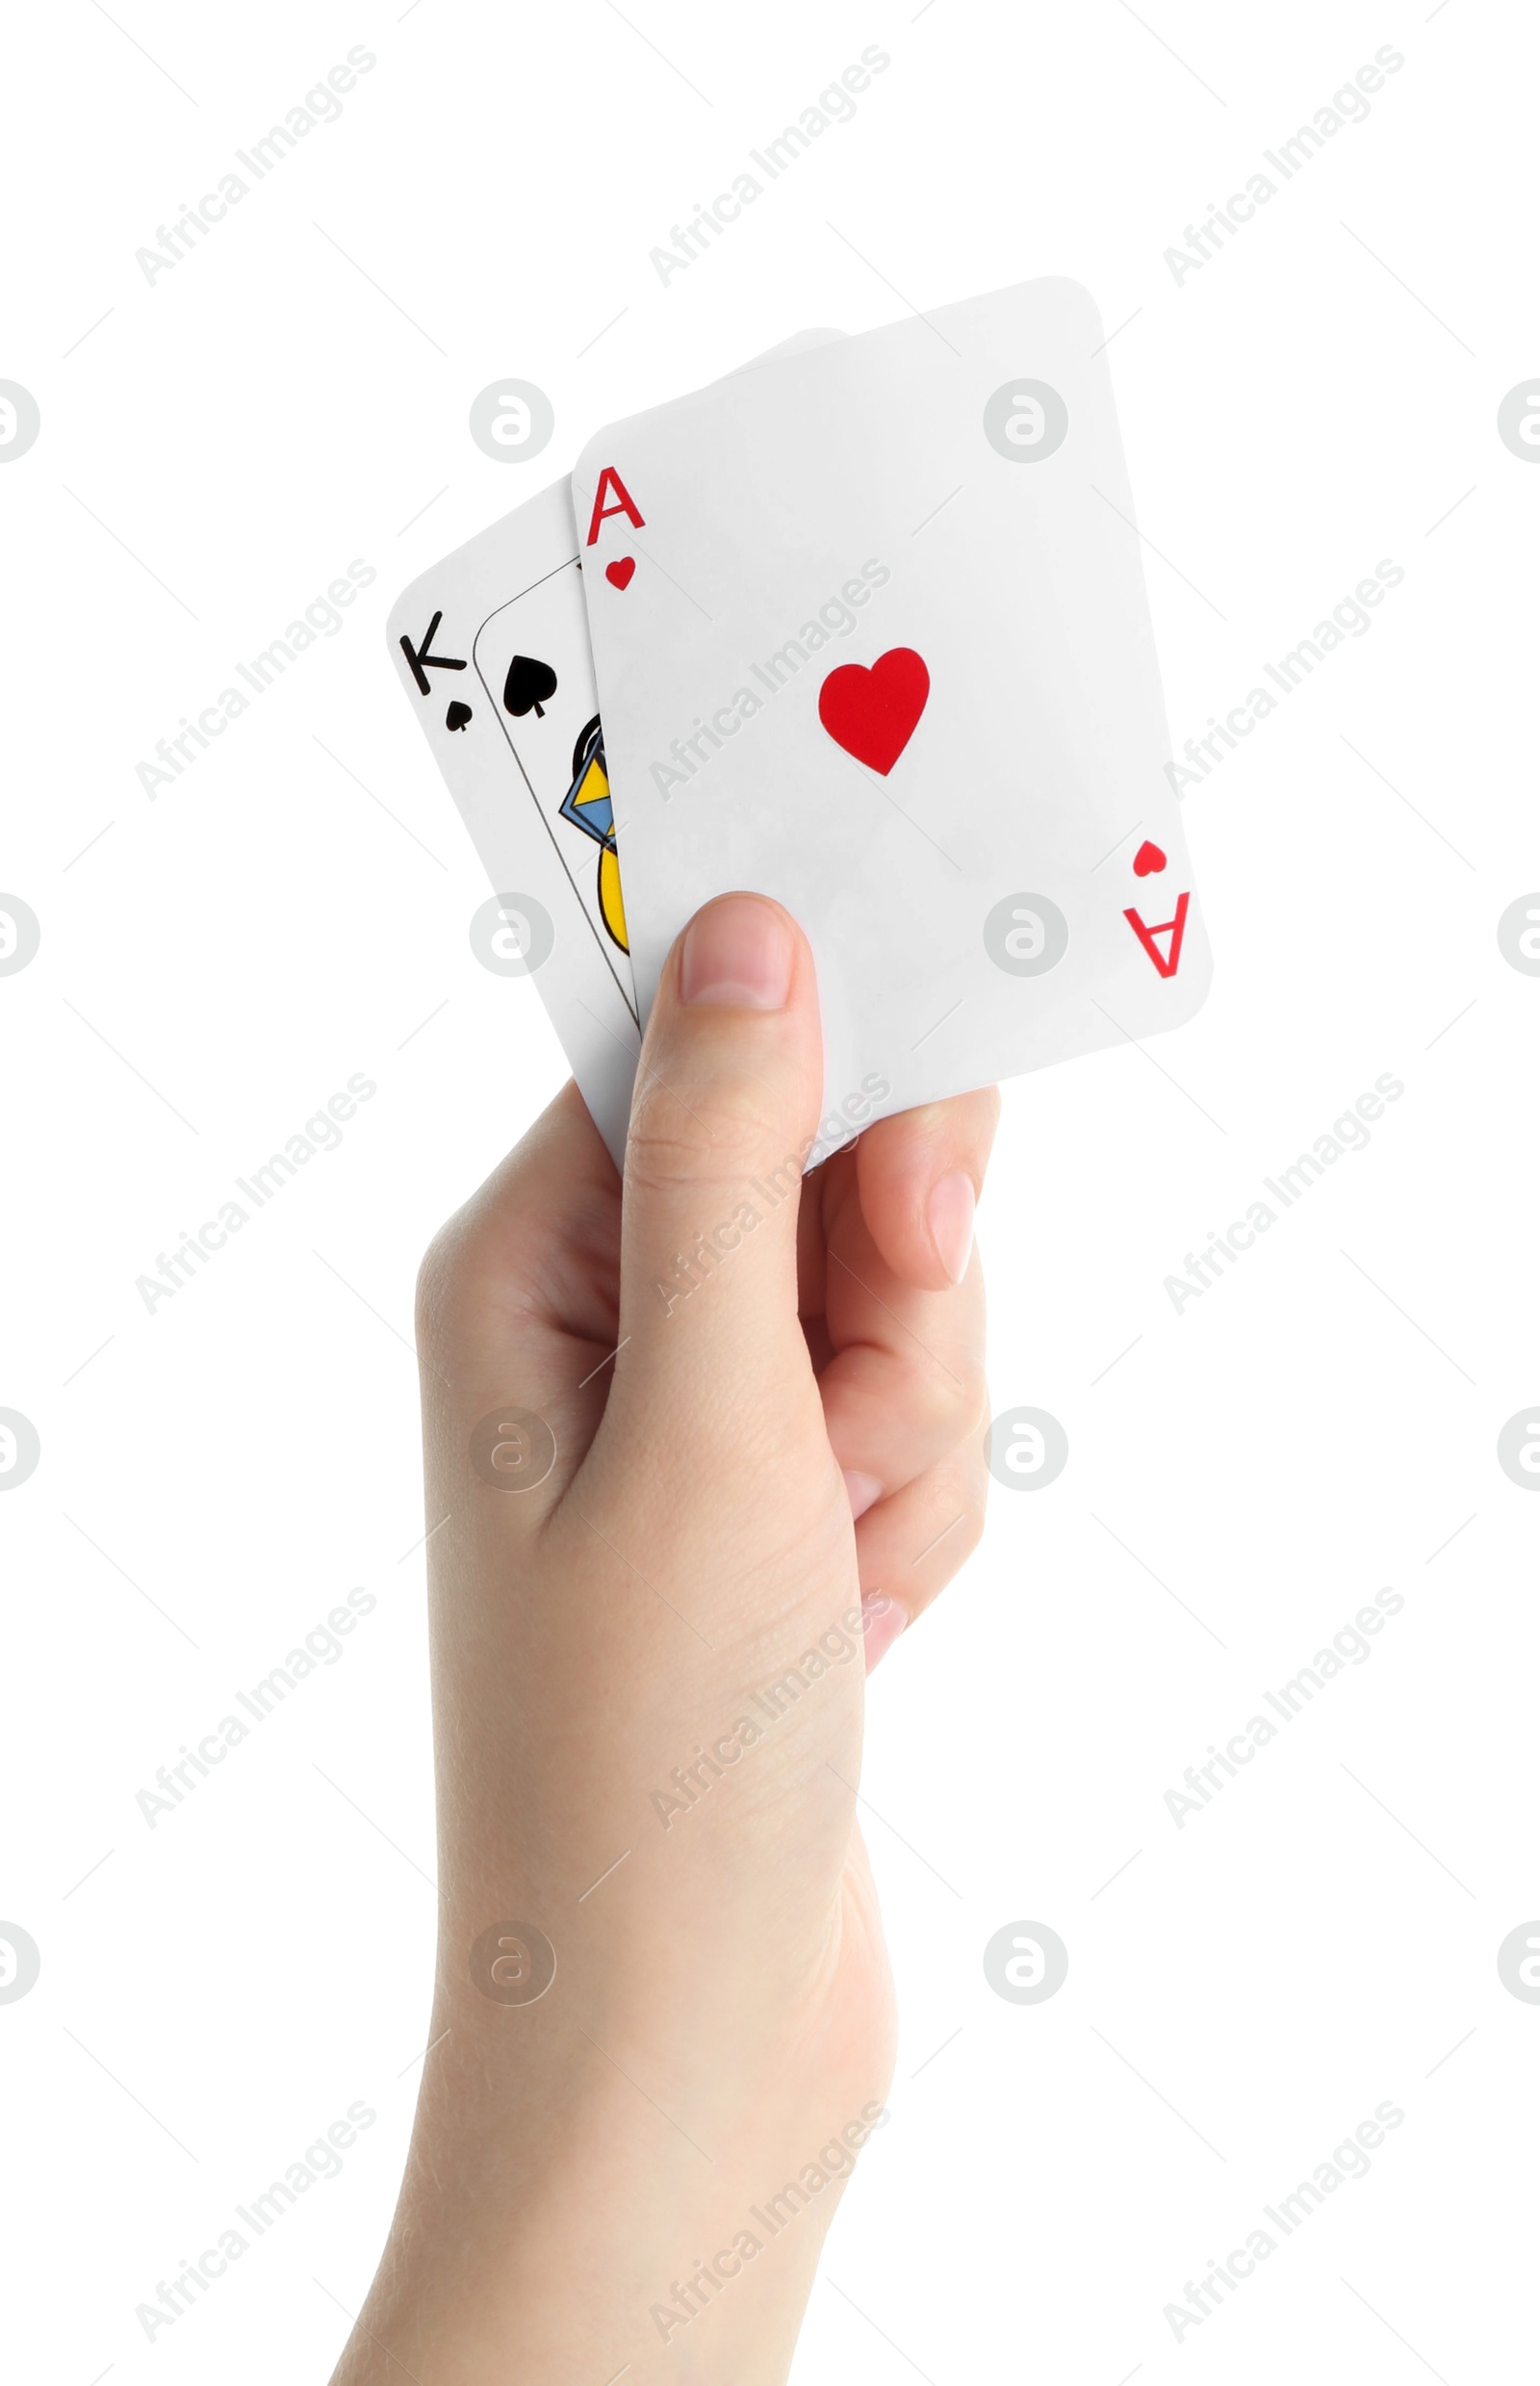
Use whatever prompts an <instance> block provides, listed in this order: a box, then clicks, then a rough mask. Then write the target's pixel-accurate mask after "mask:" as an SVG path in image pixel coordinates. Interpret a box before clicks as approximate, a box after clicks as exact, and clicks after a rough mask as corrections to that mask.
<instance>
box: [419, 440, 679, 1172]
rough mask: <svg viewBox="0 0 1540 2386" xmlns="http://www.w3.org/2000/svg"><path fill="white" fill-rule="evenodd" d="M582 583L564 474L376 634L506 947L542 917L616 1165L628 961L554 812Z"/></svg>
mask: <svg viewBox="0 0 1540 2386" xmlns="http://www.w3.org/2000/svg"><path fill="white" fill-rule="evenodd" d="M579 579H580V575H579V573H578V560H577V540H576V536H575V533H574V529H573V520H572V502H571V497H570V494H569V486H568V483H567V482H566V481H564V480H562V481H557V482H555V483H554V484H553V485H552V487H551V488H549V489H543V490H542V491H541V492H540V494H539V496H538V497H533V498H531V499H530V500H528V502H527V503H526V504H524V505H521V506H520V507H519V509H518V511H517V512H516V513H512V514H509V515H507V516H506V517H505V518H504V519H503V520H502V521H501V522H498V523H494V524H493V526H492V527H491V528H490V529H488V530H483V531H482V532H481V534H480V535H479V537H477V538H475V539H472V540H471V541H470V542H469V543H468V544H467V545H466V546H464V547H462V548H459V549H457V550H456V552H454V553H453V554H451V555H448V556H446V558H445V559H444V561H443V562H442V563H439V564H436V565H435V566H434V567H433V569H432V570H431V571H430V572H425V573H424V575H423V576H422V577H421V578H420V579H417V580H414V581H413V583H412V585H411V587H410V588H408V589H407V590H406V591H405V593H404V594H403V595H402V596H401V597H400V598H398V601H397V603H396V605H395V607H394V608H393V610H392V613H391V618H390V623H389V626H388V632H387V634H388V636H389V639H390V646H391V654H392V657H393V659H394V661H395V663H396V667H397V670H398V674H399V676H400V679H401V681H402V684H403V686H404V687H405V689H406V692H407V695H408V697H409V699H410V701H411V704H412V706H413V708H414V710H415V711H416V712H417V713H418V715H419V717H420V718H421V720H422V723H423V728H424V733H425V735H426V737H427V740H428V743H429V745H430V746H431V747H432V749H433V753H434V757H435V758H436V760H437V762H438V765H439V768H440V770H441V771H442V772H443V774H444V777H445V779H446V781H447V782H448V783H449V791H450V793H451V794H452V795H453V797H454V800H455V803H456V804H457V805H458V807H459V809H460V813H461V816H462V818H463V819H464V821H465V824H466V826H467V828H468V829H469V830H470V832H471V835H472V838H473V839H474V841H475V849H476V851H477V853H478V854H479V855H480V857H481V859H482V862H483V864H484V865H485V868H486V872H487V876H488V878H489V879H490V880H491V881H492V885H493V887H494V889H495V891H496V892H497V893H498V894H499V895H501V896H506V897H508V898H510V902H509V904H508V906H507V909H508V911H509V913H510V921H509V925H508V930H507V933H506V934H505V935H504V936H503V937H502V940H501V949H503V950H505V951H509V952H513V953H515V954H516V953H517V951H518V949H519V945H520V943H521V941H522V939H523V935H524V930H523V928H522V922H523V921H524V920H525V919H526V918H527V916H528V914H527V911H526V909H525V906H526V904H527V901H528V899H529V898H530V897H532V898H533V899H534V901H535V902H536V903H537V904H539V905H540V906H541V907H542V908H543V909H544V911H545V912H546V914H547V915H548V917H549V919H550V921H551V924H552V937H551V946H550V951H549V952H547V953H544V954H543V956H541V955H540V947H541V945H542V944H543V942H544V938H543V937H540V938H537V941H536V944H535V945H534V946H533V947H532V948H531V959H532V960H537V965H536V966H535V967H533V968H532V970H531V973H530V974H531V975H532V976H533V977H534V981H535V985H536V987H537V988H538V989H539V992H540V995H541V997H542V999H543V1001H544V1003H545V1006H546V1009H547V1011H548V1012H549V1013H550V1015H551V1020H552V1025H553V1027H554V1028H555V1030H556V1033H557V1035H558V1036H559V1038H560V1039H561V1043H562V1048H563V1050H564V1051H565V1053H566V1055H567V1058H568V1061H569V1062H570V1063H571V1065H572V1071H573V1075H574V1076H575V1077H576V1078H577V1080H578V1089H579V1090H580V1091H581V1093H582V1096H583V1099H584V1101H585V1102H586V1103H587V1105H588V1108H589V1111H590V1112H591V1113H592V1116H593V1118H594V1122H595V1124H596V1126H597V1127H598V1128H599V1131H600V1133H601V1134H602V1135H603V1138H604V1141H605V1142H606V1143H607V1144H608V1145H609V1148H610V1151H611V1152H612V1153H613V1154H614V1155H615V1156H616V1158H617V1160H618V1158H619V1156H620V1154H621V1153H622V1152H623V1151H624V1149H625V1142H626V1125H627V1121H628V1119H629V1116H630V1095H631V1085H632V1082H633V1079H634V1075H635V1066H636V1054H637V1052H638V1050H639V1049H640V1040H641V1039H640V1036H639V1034H638V1030H637V1025H636V1017H635V1010H634V995H633V991H632V986H631V977H630V968H629V961H628V959H627V956H626V954H625V953H624V952H623V951H621V950H620V949H618V947H617V946H616V945H615V944H614V942H613V940H612V938H611V937H609V936H607V935H606V934H605V931H604V927H603V917H602V914H599V913H598V911H597V896H598V871H599V866H600V865H599V856H600V853H601V850H602V848H601V846H600V845H598V844H596V843H595V841H594V840H593V839H592V837H590V836H589V835H587V834H584V831H583V828H582V827H581V825H579V824H575V823H574V822H573V821H572V820H571V819H570V818H568V819H563V818H562V816H561V806H562V803H563V801H564V799H565V797H566V795H567V793H568V790H569V787H570V784H571V782H570V779H564V778H563V777H562V766H563V761H564V760H566V761H570V760H571V757H572V749H573V743H574V740H575V738H576V737H577V735H578V731H579V730H580V729H581V727H582V725H583V723H584V722H586V721H588V720H590V719H591V718H592V717H593V716H594V714H595V713H597V711H598V708H599V707H598V701H597V699H596V697H595V694H594V677H593V661H592V656H591V654H590V652H589V647H588V640H587V635H586V629H585V624H584V619H583V609H582V597H581V594H580V590H579V585H578V583H579ZM495 625H501V629H500V628H497V627H495ZM430 627H431V636H429V630H430ZM403 640H404V641H405V645H403V643H402V641H403ZM424 647H425V649H426V651H425V652H424ZM407 648H410V649H411V653H410V654H408V652H407ZM504 648H505V649H506V652H503V649H504ZM495 649H496V650H497V653H498V654H501V668H499V665H498V663H497V661H496V660H495V659H493V656H494V650H495ZM516 653H517V654H521V655H522V656H523V657H525V658H526V660H527V661H528V662H529V663H530V664H532V665H539V666H543V667H544V669H543V672H541V671H534V672H531V673H528V674H526V675H525V677H524V678H523V680H521V681H520V682H519V683H517V684H516V685H515V688H514V690H513V700H514V702H515V703H516V704H522V703H524V700H525V699H526V697H527V698H528V699H529V701H528V702H527V704H526V705H525V709H524V710H523V712H522V713H510V712H506V711H505V710H504V708H503V703H502V697H503V692H504V687H505V683H506V680H507V674H508V671H509V666H510V664H511V662H512V659H513V656H514V654H516ZM483 655H484V656H485V657H486V658H487V659H486V660H485V661H484V660H483ZM414 657H415V662H414ZM456 663H458V664H459V665H460V666H461V668H459V669H457V670H456V669H453V668H451V666H452V665H454V664H456ZM424 681H425V682H426V687H425V691H424ZM551 681H553V685H551V687H550V693H549V695H548V694H546V693H544V692H543V691H545V690H546V688H547V686H548V682H551ZM536 703H538V704H539V706H540V710H539V711H538V712H537V711H536V709H535V705H536ZM537 957H538V958H537Z"/></svg>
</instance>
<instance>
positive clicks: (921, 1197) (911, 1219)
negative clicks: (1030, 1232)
mask: <svg viewBox="0 0 1540 2386" xmlns="http://www.w3.org/2000/svg"><path fill="white" fill-rule="evenodd" d="M999 1116H1000V1093H999V1089H998V1087H996V1086H985V1087H983V1088H981V1090H979V1091H978V1092H976V1093H958V1094H954V1095H953V1096H952V1098H951V1099H950V1100H949V1101H945V1102H926V1103H923V1104H921V1106H920V1107H919V1108H918V1109H917V1110H905V1111H900V1112H899V1113H898V1114H897V1116H895V1117H892V1118H879V1119H878V1121H877V1123H876V1125H875V1126H870V1127H868V1128H867V1129H866V1131H865V1133H864V1134H863V1135H862V1136H861V1138H860V1142H858V1144H857V1145H856V1178H857V1183H858V1184H859V1186H860V1206H861V1211H862V1214H863V1216H864V1218H865V1219H866V1223H867V1225H868V1226H869V1227H870V1229H871V1234H872V1240H873V1242H874V1243H875V1244H876V1245H877V1247H878V1249H879V1250H880V1251H881V1253H882V1255H883V1257H884V1259H885V1260H886V1262H887V1265H888V1266H889V1268H891V1269H892V1270H893V1272H894V1274H895V1275H899V1276H902V1277H903V1279H904V1281H905V1283H906V1284H912V1285H913V1286H915V1287H916V1289H917V1290H919V1291H920V1292H927V1293H938V1292H942V1291H944V1290H945V1289H946V1287H947V1286H949V1285H953V1284H961V1282H962V1281H963V1276H964V1275H965V1274H966V1273H967V1266H968V1255H969V1253H970V1252H971V1250H972V1248H973V1212H974V1208H975V1205H976V1204H977V1201H978V1198H979V1194H980V1193H981V1192H982V1191H983V1188H984V1172H985V1170H986V1168H987V1167H988V1165H989V1149H990V1146H991V1144H992V1143H993V1142H994V1130H995V1127H996V1125H997V1123H998V1121H999Z"/></svg>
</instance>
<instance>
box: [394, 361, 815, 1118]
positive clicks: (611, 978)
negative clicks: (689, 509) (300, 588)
mask: <svg viewBox="0 0 1540 2386" xmlns="http://www.w3.org/2000/svg"><path fill="white" fill-rule="evenodd" d="M841 337H842V335H841V334H840V333H839V332H837V331H832V330H824V329H816V330H809V331H804V332H799V333H798V334H797V335H796V336H795V337H794V338H793V339H790V340H788V341H786V342H785V343H784V344H783V346H781V347H779V348H773V349H771V350H770V357H771V358H774V357H778V356H782V355H794V354H799V353H802V352H804V351H806V350H808V349H809V348H813V347H816V346H820V345H822V344H824V343H826V342H829V341H834V340H838V339H839V338H841ZM768 361H769V359H768V358H756V359H754V360H753V362H752V363H751V364H750V365H745V366H741V367H740V368H739V369H738V370H739V372H741V373H752V372H754V371H755V370H756V369H757V367H758V366H759V365H761V364H763V363H766V362H768ZM581 578H582V575H581V573H580V571H579V568H578V541H577V534H576V531H575V529H574V526H573V519H572V503H571V496H570V486H569V483H568V482H566V481H564V480H563V481H558V482H556V483H554V484H553V485H552V487H551V488H549V489H543V490H542V491H541V492H540V494H539V496H538V497H533V498H531V499H529V500H528V501H527V502H526V504H524V505H521V506H519V507H518V508H517V510H516V511H515V512H513V513H511V514H508V515H505V516H504V517H503V519H502V520H501V522H496V523H494V524H493V525H492V526H491V527H490V528H489V529H486V530H483V531H482V532H480V534H479V535H478V536H477V537H475V538H474V539H471V540H470V541H469V542H468V543H467V544H466V545H465V546H464V547H461V548H457V549H456V550H455V552H454V553H453V554H450V555H448V556H446V557H445V559H444V561H443V562H442V563H439V564H435V565H434V567H433V569H432V570H431V571H430V572H425V573H424V574H423V576H422V577H421V578H419V579H416V580H414V581H413V583H412V585H411V586H410V588H408V589H407V590H406V591H405V592H404V593H403V595H402V596H401V597H400V598H398V601H397V603H396V605H395V607H394V608H393V610H392V613H391V618H390V623H389V626H388V632H387V634H388V637H389V640H390V651H391V657H392V660H393V662H394V663H395V666H396V669H397V672H398V676H399V678H400V680H401V683H402V685H403V687H404V688H405V690H406V693H407V696H408V698H409V700H410V702H411V704H412V706H413V709H414V710H415V711H416V712H417V713H418V715H419V717H420V719H421V720H422V723H423V728H424V734H425V735H426V737H427V740H428V743H429V745H430V746H431V748H432V749H433V753H434V756H435V758H436V759H437V761H438V765H439V768H440V770H441V771H442V772H443V774H444V778H445V780H446V782H447V783H448V785H449V792H450V794H451V795H452V796H453V798H454V801H455V803H456V805H457V806H458V807H459V810H460V813H461V816H462V818H463V819H464V821H465V824H466V826H467V828H468V829H469V830H470V832H471V835H472V839H473V841H474V842H475V848H476V851H477V853H478V854H479V855H480V857H481V859H482V862H483V863H484V865H485V868H486V871H487V875H488V877H489V878H490V879H491V881H492V884H493V886H494V888H495V890H496V891H497V893H498V894H500V895H503V896H508V897H510V898H511V899H512V900H511V901H510V903H509V905H508V907H507V911H508V919H507V921H506V923H505V924H504V926H503V927H502V928H501V930H499V931H498V932H497V933H498V935H499V939H500V948H501V950H503V951H504V952H510V951H511V952H513V953H514V954H515V955H517V951H518V949H519V946H520V944H521V942H522V941H523V938H524V936H525V935H526V933H527V914H526V911H522V910H521V905H522V904H526V903H527V900H528V898H530V897H531V896H532V897H533V898H534V899H535V901H536V902H537V903H538V904H539V905H540V906H542V907H543V909H544V910H545V911H546V913H547V914H548V916H549V917H550V920H551V923H552V939H551V950H550V952H549V953H548V954H546V955H545V957H544V958H543V959H540V960H539V962H538V965H537V966H536V967H534V968H533V969H532V970H531V974H532V975H533V976H534V979H535V984H536V986H537V988H538V989H539V991H540V994H541V996H542V998H543V1000H544V1002H545V1005H546V1009H547V1011H548V1012H549V1013H550V1015H551V1019H552V1025H553V1026H554V1028H555V1030H556V1033H557V1035H558V1036H559V1038H560V1039H561V1043H562V1048H563V1050H564V1051H565V1052H566V1055H567V1058H568V1060H569V1062H570V1063H571V1065H572V1071H573V1075H574V1076H575V1077H576V1079H577V1080H578V1089H579V1090H580V1092H581V1093H582V1096H583V1099H584V1101H585V1102H586V1103H587V1105H588V1108H589V1111H590V1112H591V1114H592V1116H593V1118H594V1121H595V1123H596V1125H597V1126H598V1128H599V1130H600V1133H601V1134H602V1135H603V1138H604V1141H605V1142H606V1143H607V1144H608V1146H609V1149H610V1151H611V1153H612V1154H613V1156H614V1158H615V1160H616V1162H617V1164H618V1163H619V1162H620V1159H621V1157H622V1155H623V1153H624V1150H625V1143H626V1127H627V1122H628V1119H629V1116H630V1096H631V1087H632V1083H633V1081H634V1077H635V1068H636V1055H637V1051H638V1049H639V1044H640V1036H639V1032H638V1025H637V1004H636V995H635V988H634V983H633V979H632V973H631V966H630V961H629V955H628V953H627V951H626V925H625V914H624V907H623V902H622V896H621V883H620V866H619V859H618V855H617V852H616V839H615V834H614V824H613V822H612V819H611V817H610V805H609V797H608V787H607V782H606V781H605V778H604V756H603V738H602V735H601V733H600V731H599V719H598V715H599V702H598V698H597V695H596V693H595V687H594V668H593V656H592V653H591V650H590V647H589V643H588V622H587V616H586V613H585V610H584V606H583V598H582V588H581ZM408 650H410V651H408ZM539 941H540V940H537V944H536V945H535V946H533V947H531V952H532V953H533V952H535V951H537V950H538V949H539Z"/></svg>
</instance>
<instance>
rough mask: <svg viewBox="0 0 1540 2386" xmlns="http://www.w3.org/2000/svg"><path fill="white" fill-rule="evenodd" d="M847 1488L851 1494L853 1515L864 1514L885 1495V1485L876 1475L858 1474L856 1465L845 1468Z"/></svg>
mask: <svg viewBox="0 0 1540 2386" xmlns="http://www.w3.org/2000/svg"><path fill="white" fill-rule="evenodd" d="M844 1475H845V1489H846V1490H847V1491H848V1492H849V1494H850V1512H851V1515H852V1516H864V1515H865V1513H866V1511H867V1509H868V1508H870V1507H875V1506H876V1504H877V1502H878V1501H879V1500H880V1499H881V1498H882V1496H883V1487H882V1485H881V1483H880V1482H879V1481H878V1480H877V1477H876V1475H858V1474H857V1472H856V1470H855V1468H854V1467H846V1468H845V1470H844Z"/></svg>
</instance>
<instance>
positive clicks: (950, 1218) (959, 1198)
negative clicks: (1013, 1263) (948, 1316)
mask: <svg viewBox="0 0 1540 2386" xmlns="http://www.w3.org/2000/svg"><path fill="white" fill-rule="evenodd" d="M976 1207H977V1204H976V1202H975V1200H974V1197H973V1179H972V1178H971V1177H970V1176H965V1175H964V1174H963V1170H962V1169H961V1168H955V1169H954V1170H953V1172H952V1174H951V1175H950V1176H943V1177H942V1178H941V1179H940V1181H939V1182H938V1183H937V1184H936V1185H933V1186H932V1188H931V1199H930V1206H929V1208H928V1209H927V1211H926V1218H927V1219H928V1221H929V1224H930V1229H931V1241H932V1242H933V1243H934V1244H935V1245H936V1247H937V1252H938V1253H939V1254H940V1260H941V1265H942V1267H943V1268H944V1269H945V1270H946V1272H947V1274H948V1275H949V1276H950V1277H951V1279H952V1281H953V1283H954V1284H961V1283H962V1281H963V1277H964V1276H965V1275H966V1274H967V1271H968V1261H969V1260H970V1259H971V1258H972V1256H973V1213H974V1210H975V1208H976Z"/></svg>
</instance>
